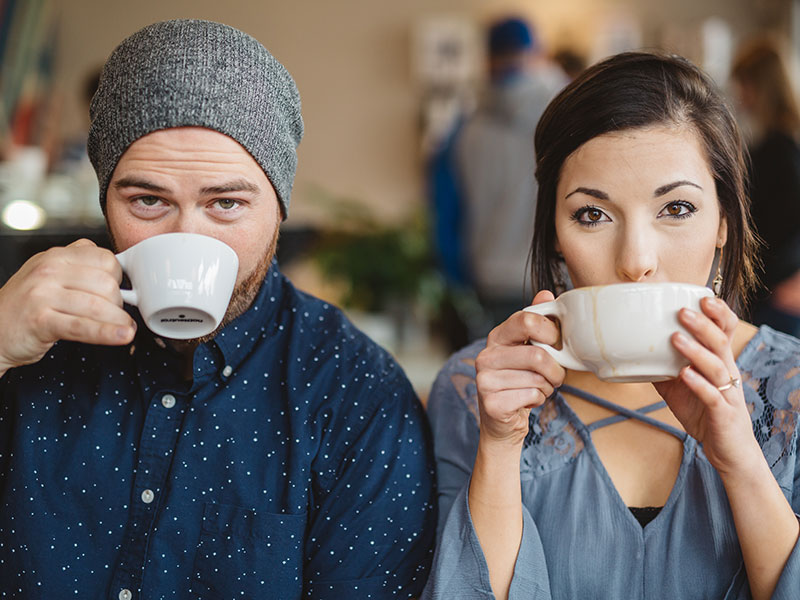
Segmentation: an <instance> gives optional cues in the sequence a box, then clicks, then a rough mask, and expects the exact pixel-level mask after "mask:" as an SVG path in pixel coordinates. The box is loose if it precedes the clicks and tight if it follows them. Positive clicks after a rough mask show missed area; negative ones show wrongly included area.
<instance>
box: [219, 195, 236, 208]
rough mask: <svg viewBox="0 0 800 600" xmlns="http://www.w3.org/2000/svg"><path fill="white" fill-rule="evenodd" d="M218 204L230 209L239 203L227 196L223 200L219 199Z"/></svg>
mask: <svg viewBox="0 0 800 600" xmlns="http://www.w3.org/2000/svg"><path fill="white" fill-rule="evenodd" d="M217 204H218V205H219V207H220V208H224V209H225V210H230V209H231V208H236V205H237V204H239V203H238V202H236V200H228V199H227V198H222V199H221V200H217Z"/></svg>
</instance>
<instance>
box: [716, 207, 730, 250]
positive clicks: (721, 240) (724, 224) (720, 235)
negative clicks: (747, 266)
mask: <svg viewBox="0 0 800 600" xmlns="http://www.w3.org/2000/svg"><path fill="white" fill-rule="evenodd" d="M727 242H728V221H727V219H725V217H724V216H722V215H720V218H719V229H718V230H717V248H722V247H723V246H724V245H725V244H726V243H727Z"/></svg>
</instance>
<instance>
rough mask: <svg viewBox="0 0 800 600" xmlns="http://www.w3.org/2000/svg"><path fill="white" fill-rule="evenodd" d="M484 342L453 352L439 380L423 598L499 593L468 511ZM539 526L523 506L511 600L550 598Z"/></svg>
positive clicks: (432, 414)
mask: <svg viewBox="0 0 800 600" xmlns="http://www.w3.org/2000/svg"><path fill="white" fill-rule="evenodd" d="M479 349H480V348H479V347H469V348H467V349H465V350H464V351H462V352H459V353H458V354H456V355H454V357H453V358H451V359H450V361H449V362H448V364H447V365H446V366H445V367H444V368H443V369H442V371H441V372H440V374H439V376H438V377H437V378H436V381H435V382H434V385H433V389H432V390H431V395H430V399H429V400H428V416H429V418H430V421H431V427H432V429H433V435H434V447H435V453H436V469H437V481H438V493H439V527H438V534H437V548H436V555H435V557H434V563H433V568H432V570H431V577H430V579H429V580H428V584H427V586H426V587H425V592H424V593H423V596H422V597H423V599H426V600H434V599H435V600H450V599H452V598H459V599H463V600H473V599H474V600H483V599H491V598H494V594H493V593H492V588H491V584H490V582H489V569H488V566H487V564H486V558H485V557H484V554H483V550H482V549H481V545H480V542H479V541H478V537H477V534H476V533H475V528H474V526H473V524H472V518H471V516H470V511H469V496H468V494H467V490H468V489H469V481H470V477H471V473H472V465H473V463H474V461H475V454H476V453H477V448H478V436H479V429H478V420H477V419H478V417H477V414H478V413H477V390H476V388H475V369H474V366H473V365H474V362H473V359H474V357H475V355H477V352H478V350H479ZM549 590H550V583H549V577H548V574H547V566H546V562H545V559H544V549H543V547H542V543H541V539H540V538H539V532H538V529H537V528H536V524H535V523H534V521H533V519H532V518H531V515H530V513H529V512H528V511H527V509H525V508H524V507H523V530H522V543H521V546H520V550H519V554H518V555H517V562H516V566H515V569H514V578H513V580H512V582H511V588H510V590H509V600H532V599H534V600H544V599H549V598H550V591H549Z"/></svg>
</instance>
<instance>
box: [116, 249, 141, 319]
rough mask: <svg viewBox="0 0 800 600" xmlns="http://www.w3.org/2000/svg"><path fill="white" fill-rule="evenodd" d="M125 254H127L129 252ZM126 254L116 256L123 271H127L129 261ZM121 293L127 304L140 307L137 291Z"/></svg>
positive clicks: (122, 291) (121, 291) (121, 253)
mask: <svg viewBox="0 0 800 600" xmlns="http://www.w3.org/2000/svg"><path fill="white" fill-rule="evenodd" d="M125 252H127V250H126V251H125ZM125 252H120V253H119V254H116V255H115V257H116V259H117V262H118V263H119V265H120V266H121V267H122V270H123V271H125V270H126V269H127V265H126V263H127V261H128V257H127V254H126V253H125ZM119 293H120V294H122V301H123V302H124V303H125V304H130V305H132V306H139V296H138V294H137V293H136V290H120V291H119Z"/></svg>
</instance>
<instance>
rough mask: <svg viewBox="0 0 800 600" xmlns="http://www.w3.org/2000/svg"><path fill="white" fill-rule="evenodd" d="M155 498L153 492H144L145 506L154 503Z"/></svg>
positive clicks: (143, 500)
mask: <svg viewBox="0 0 800 600" xmlns="http://www.w3.org/2000/svg"><path fill="white" fill-rule="evenodd" d="M155 497H156V496H155V494H154V493H153V490H145V491H143V492H142V502H144V503H145V504H150V503H151V502H152V501H153V498H155Z"/></svg>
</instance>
